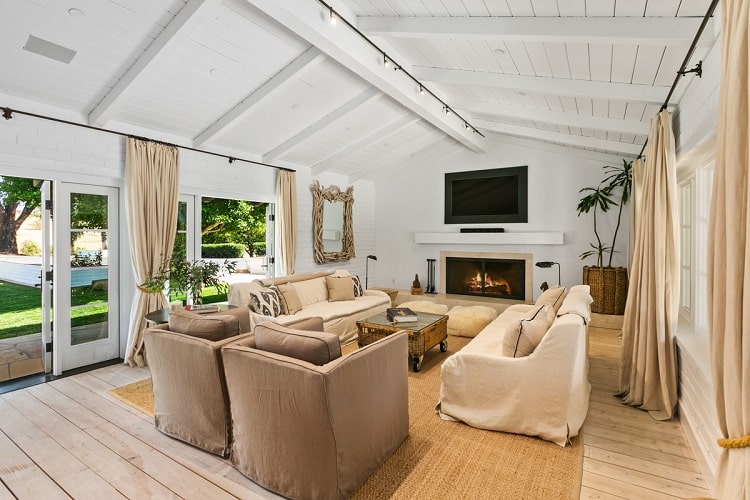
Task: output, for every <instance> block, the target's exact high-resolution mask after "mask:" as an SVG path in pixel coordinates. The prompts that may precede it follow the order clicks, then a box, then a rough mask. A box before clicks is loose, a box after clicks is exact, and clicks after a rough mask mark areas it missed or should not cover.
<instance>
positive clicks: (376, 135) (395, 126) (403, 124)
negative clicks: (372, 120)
mask: <svg viewBox="0 0 750 500" xmlns="http://www.w3.org/2000/svg"><path fill="white" fill-rule="evenodd" d="M419 120H420V119H419V118H417V117H415V116H414V115H412V114H411V113H409V114H408V115H406V116H403V117H401V118H399V119H398V120H396V121H395V122H392V123H389V124H388V125H386V126H385V127H383V128H381V129H378V130H376V131H374V132H372V133H371V134H368V135H365V136H363V137H360V138H359V139H357V140H356V141H354V142H352V143H351V144H349V145H348V146H347V147H345V148H344V149H342V150H340V151H337V152H336V153H334V154H333V155H331V156H329V157H328V158H326V159H324V160H323V161H321V162H319V163H318V164H316V165H314V166H313V167H312V168H311V169H310V172H311V173H312V175H319V174H321V173H323V172H325V171H326V170H328V169H329V168H331V167H332V166H334V165H335V164H336V163H338V162H340V161H341V160H343V159H344V158H346V157H348V156H350V155H352V154H354V153H356V152H357V151H360V150H362V149H363V148H366V147H367V146H370V145H372V144H375V143H376V142H378V141H382V140H383V139H385V138H386V137H390V136H392V135H395V134H397V133H399V132H401V131H402V130H403V129H405V128H407V127H409V126H410V125H413V124H414V123H417V122H418V121H419Z"/></svg>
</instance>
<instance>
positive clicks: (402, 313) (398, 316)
mask: <svg viewBox="0 0 750 500" xmlns="http://www.w3.org/2000/svg"><path fill="white" fill-rule="evenodd" d="M385 314H386V316H387V317H388V321H392V322H394V323H406V322H409V321H417V319H418V318H417V314H416V313H415V312H414V311H412V310H411V309H409V308H408V307H390V308H388V309H386V311H385Z"/></svg>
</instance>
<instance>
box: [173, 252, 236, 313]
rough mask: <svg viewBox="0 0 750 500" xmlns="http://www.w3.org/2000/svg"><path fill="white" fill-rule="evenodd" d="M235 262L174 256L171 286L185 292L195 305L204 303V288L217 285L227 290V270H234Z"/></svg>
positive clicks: (220, 290)
mask: <svg viewBox="0 0 750 500" xmlns="http://www.w3.org/2000/svg"><path fill="white" fill-rule="evenodd" d="M234 268H235V266H234V263H232V262H229V261H228V260H225V261H224V263H223V264H220V263H218V262H215V261H211V260H194V261H189V260H184V259H182V258H179V257H178V258H173V259H172V262H171V265H170V269H169V288H170V290H172V291H175V292H185V293H186V294H187V295H188V296H189V297H190V298H191V300H192V303H193V304H195V305H198V304H202V303H203V288H205V287H207V286H215V287H216V288H217V289H218V290H219V292H222V293H223V292H225V291H226V289H227V284H226V283H225V282H224V281H223V276H224V273H225V272H233V271H234Z"/></svg>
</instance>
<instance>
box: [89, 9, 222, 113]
mask: <svg viewBox="0 0 750 500" xmlns="http://www.w3.org/2000/svg"><path fill="white" fill-rule="evenodd" d="M221 2H222V0H190V1H189V2H188V3H187V4H186V5H185V6H184V7H183V8H182V9H180V12H178V13H177V15H176V16H175V17H174V19H172V21H171V22H170V23H169V24H168V25H167V27H166V28H164V30H163V31H162V32H161V33H159V36H157V37H156V39H155V40H154V41H153V42H151V45H149V46H148V48H147V49H146V51H145V52H144V53H143V55H141V56H140V57H139V58H138V59H137V60H136V61H135V64H133V65H132V66H131V67H130V69H129V70H128V71H127V72H126V73H125V74H124V75H123V76H122V78H120V80H119V81H118V82H117V83H116V84H115V86H114V87H112V90H110V91H109V92H108V93H107V95H106V96H104V99H102V100H101V102H99V104H97V105H96V107H95V108H94V109H93V110H92V111H91V113H89V124H91V125H95V126H97V127H101V126H102V125H104V124H105V123H106V122H107V121H108V120H109V119H110V118H111V117H112V114H113V113H115V112H116V111H117V109H119V108H120V107H122V106H123V105H124V104H125V102H126V101H127V98H128V96H129V95H130V94H131V93H132V92H134V91H135V90H136V87H137V86H138V83H139V82H141V81H143V80H144V79H145V78H147V76H148V74H149V73H150V72H151V71H153V70H154V69H158V68H159V66H160V65H161V64H162V63H163V62H164V61H165V60H166V59H167V58H169V57H171V56H172V54H173V53H174V51H175V50H176V49H177V48H178V47H179V46H180V45H181V44H182V43H183V42H184V41H185V40H186V39H187V38H188V37H189V36H190V35H191V34H192V33H193V31H194V30H195V29H196V28H197V27H198V25H200V24H201V23H202V22H203V21H204V20H205V19H206V18H207V17H208V15H209V14H211V12H213V11H214V9H215V8H216V7H217V6H218V5H219V4H221Z"/></svg>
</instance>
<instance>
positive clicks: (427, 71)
mask: <svg viewBox="0 0 750 500" xmlns="http://www.w3.org/2000/svg"><path fill="white" fill-rule="evenodd" d="M413 74H414V76H415V77H416V78H419V79H420V80H427V81H432V82H441V83H449V84H454V85H479V86H485V87H498V88H507V89H515V90H521V91H524V92H543V93H547V94H554V95H569V96H574V97H590V98H595V99H596V98H598V99H612V100H625V101H641V102H647V103H653V104H662V103H663V102H664V98H665V97H666V96H667V93H668V92H669V87H652V86H651V85H633V84H629V83H614V82H599V81H590V80H570V79H565V78H549V77H541V76H526V75H506V74H503V73H487V72H484V71H466V70H460V69H447V68H431V67H427V66H414V68H413Z"/></svg>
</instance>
